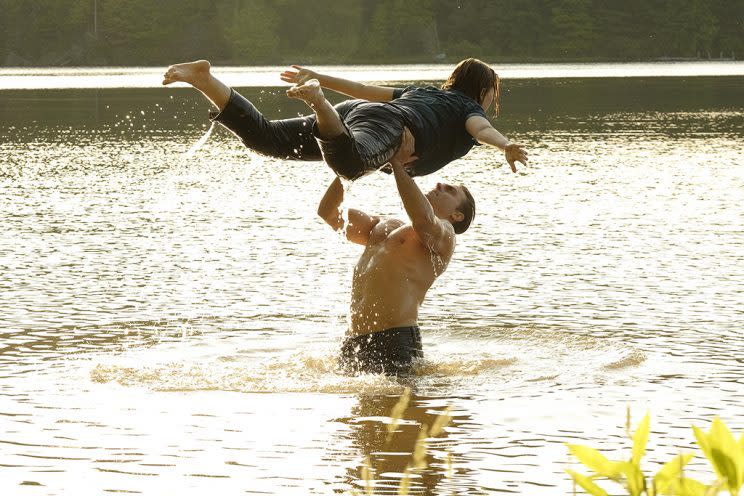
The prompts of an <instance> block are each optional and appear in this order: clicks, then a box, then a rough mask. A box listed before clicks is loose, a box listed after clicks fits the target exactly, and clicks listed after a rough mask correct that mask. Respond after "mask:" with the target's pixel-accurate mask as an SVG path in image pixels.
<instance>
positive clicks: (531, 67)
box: [0, 60, 744, 90]
mask: <svg viewBox="0 0 744 496" xmlns="http://www.w3.org/2000/svg"><path fill="white" fill-rule="evenodd" d="M493 66H494V68H495V69H496V71H497V72H498V73H499V75H500V76H501V77H502V79H504V80H514V79H546V78H553V79H571V78H631V77H647V78H648V77H698V76H700V77H703V76H707V77H726V76H744V61H708V60H705V61H657V62H612V63H593V62H578V63H539V64H537V63H520V64H506V63H503V64H493ZM285 67H287V66H282V65H274V66H220V65H219V64H213V68H214V69H213V70H214V72H215V73H216V74H219V76H220V78H221V79H222V80H223V81H225V83H226V84H228V85H230V86H234V87H282V86H286V84H285V83H282V81H280V80H279V77H278V74H279V72H281V71H282V70H283V69H284V68H285ZM312 67H314V68H316V69H319V70H321V71H323V72H327V73H330V74H335V75H338V76H341V77H346V78H348V79H353V80H357V81H366V82H377V83H385V82H386V83H393V84H395V83H415V82H422V81H427V82H428V81H443V80H444V79H446V78H447V76H448V75H449V73H450V72H451V70H452V67H453V65H452V64H448V63H437V64H387V65H333V66H330V65H329V66H324V65H314V66H312ZM164 70H165V67H163V66H160V67H36V68H34V67H6V68H0V90H35V89H104V88H158V87H161V81H162V78H161V76H162V74H163V71H164ZM179 86H183V85H180V84H178V85H175V87H179Z"/></svg>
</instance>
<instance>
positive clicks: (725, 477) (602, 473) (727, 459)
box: [566, 413, 744, 496]
mask: <svg viewBox="0 0 744 496" xmlns="http://www.w3.org/2000/svg"><path fill="white" fill-rule="evenodd" d="M650 428H651V426H650V417H649V414H648V413H647V414H646V416H645V417H644V418H643V420H642V421H641V422H640V424H639V425H638V427H637V428H636V431H635V433H633V434H632V435H630V434H629V437H630V438H631V440H632V442H633V445H632V448H631V455H630V459H629V460H628V461H617V462H615V461H611V460H610V459H608V458H607V457H605V456H604V455H603V454H602V453H600V452H599V451H597V450H595V449H594V448H590V447H588V446H580V445H575V444H568V445H567V447H568V450H569V452H570V453H571V454H572V455H574V456H575V457H576V459H578V460H579V462H581V463H582V464H583V465H584V466H586V467H587V468H588V469H589V470H591V472H592V473H591V474H589V475H584V474H580V473H578V472H575V471H573V470H566V472H567V473H568V474H569V475H570V476H571V478H572V479H573V481H574V483H575V484H576V485H578V486H579V487H581V488H582V489H583V490H584V491H585V492H586V493H587V494H591V495H594V496H598V495H606V494H608V493H607V492H606V491H605V490H604V489H603V488H602V487H600V486H599V485H598V484H597V483H596V482H595V481H597V480H601V479H605V480H609V481H613V482H615V483H618V484H621V485H622V486H623V487H624V488H625V490H626V491H627V494H628V495H629V496H642V495H646V496H660V495H669V496H714V495H716V494H718V493H719V492H720V490H721V489H722V488H724V487H725V488H726V489H727V490H728V492H729V494H731V495H732V496H736V495H738V494H739V491H740V489H741V487H742V485H744V433H742V435H741V437H740V438H739V439H738V440H737V439H736V438H735V437H734V435H733V434H732V433H731V431H730V430H729V429H728V427H726V424H724V423H723V421H722V420H721V419H719V418H718V417H716V418H715V419H714V420H713V422H712V424H711V428H710V431H709V432H708V433H707V434H706V433H705V432H704V431H703V430H702V429H700V428H698V427H696V426H693V431H694V433H695V438H696V439H697V442H698V446H699V447H700V450H701V451H702V452H703V454H704V455H705V457H706V458H707V459H708V461H709V462H710V464H711V466H712V467H713V469H714V471H715V473H716V475H717V477H718V480H717V481H716V482H715V483H713V484H711V485H707V486H706V485H705V484H703V483H702V482H700V481H697V480H694V479H690V478H688V477H685V473H684V469H685V466H686V465H687V464H688V463H689V461H690V460H691V459H692V458H693V455H692V454H680V455H678V456H676V457H675V458H673V459H672V460H670V461H669V462H667V463H666V464H664V465H663V466H662V467H661V469H660V470H659V471H658V472H657V473H656V475H654V476H653V478H651V479H649V478H648V477H647V476H646V475H645V474H644V472H643V469H642V467H641V461H642V459H643V456H644V455H645V453H646V444H647V443H648V436H649V432H650Z"/></svg>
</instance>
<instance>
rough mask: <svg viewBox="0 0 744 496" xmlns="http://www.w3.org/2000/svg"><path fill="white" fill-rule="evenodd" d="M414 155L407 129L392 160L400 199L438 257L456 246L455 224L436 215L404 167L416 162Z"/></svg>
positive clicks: (411, 139) (414, 224)
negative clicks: (453, 226) (453, 225)
mask: <svg viewBox="0 0 744 496" xmlns="http://www.w3.org/2000/svg"><path fill="white" fill-rule="evenodd" d="M413 151H414V139H413V135H412V134H411V131H409V130H408V128H406V129H405V130H404V132H403V138H402V140H401V144H400V148H398V151H397V152H396V153H395V156H394V157H393V158H392V159H391V160H390V165H391V166H392V167H393V174H394V175H395V184H396V185H397V186H398V193H399V194H400V199H401V200H402V201H403V207H404V208H405V209H406V213H407V214H408V218H409V219H411V224H412V225H413V230H414V231H416V235H417V236H418V237H419V239H420V240H421V242H422V243H423V244H424V245H425V246H426V247H427V248H429V249H430V250H432V251H433V252H434V253H437V254H438V255H445V254H449V253H450V252H451V251H452V249H453V248H454V246H455V231H454V229H453V228H452V224H450V223H449V222H445V221H443V220H442V219H440V218H439V217H437V216H436V215H435V214H434V209H433V208H432V207H431V203H429V200H428V199H427V198H426V196H424V194H423V193H422V192H421V190H420V189H419V187H418V186H417V185H416V183H415V182H414V180H413V178H411V176H409V175H408V173H407V172H406V170H405V164H407V163H410V162H411V161H413V160H415V159H416V157H415V156H413Z"/></svg>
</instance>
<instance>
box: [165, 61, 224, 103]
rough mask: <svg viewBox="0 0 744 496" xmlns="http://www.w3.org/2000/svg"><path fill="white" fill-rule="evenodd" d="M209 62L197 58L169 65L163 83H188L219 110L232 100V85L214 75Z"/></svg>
mask: <svg viewBox="0 0 744 496" xmlns="http://www.w3.org/2000/svg"><path fill="white" fill-rule="evenodd" d="M210 67H211V66H210V65H209V62H207V61H206V60H197V61H196V62H186V63H185V64H176V65H172V66H170V67H168V70H167V71H165V75H164V76H163V85H168V84H172V83H175V82H177V81H178V82H182V83H188V84H190V85H191V86H193V87H194V88H196V89H197V90H199V91H201V92H202V94H203V95H204V96H205V97H207V100H209V101H210V102H212V103H213V104H214V105H215V106H216V107H217V108H218V109H219V110H222V109H224V108H225V105H227V102H228V101H229V100H230V93H231V91H230V87H229V86H227V85H226V84H224V83H223V82H222V81H220V80H219V79H217V78H215V77H214V76H212V73H211V72H210V71H209V69H210Z"/></svg>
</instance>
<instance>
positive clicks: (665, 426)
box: [0, 82, 744, 495]
mask: <svg viewBox="0 0 744 496" xmlns="http://www.w3.org/2000/svg"><path fill="white" fill-rule="evenodd" d="M575 84H578V83H575ZM587 84H588V83H587ZM608 84H609V83H608ZM617 84H620V83H617ZM639 84H640V83H639ZM644 84H645V83H644ZM688 84H689V83H688ZM706 84H707V83H706ZM710 84H712V83H710ZM579 86H580V85H579ZM714 87H715V86H714ZM535 88H536V89H533V90H531V91H534V93H533V94H532V98H534V99H535V100H536V101H537V102H538V103H536V105H540V108H541V109H543V110H544V112H543V114H542V115H539V116H536V115H533V114H532V113H529V114H519V112H518V110H519V108H517V109H516V110H515V111H513V114H512V116H511V117H508V116H505V119H511V120H505V121H503V122H505V123H508V124H509V125H510V126H511V127H512V128H513V130H512V129H510V130H509V133H510V134H513V135H516V136H517V137H518V138H519V140H520V141H521V142H523V143H524V144H525V146H526V147H527V148H528V149H529V150H531V151H532V153H531V155H530V156H531V161H532V164H531V165H530V167H528V168H525V169H523V170H522V171H521V172H520V174H517V175H513V174H511V173H510V172H509V171H508V168H506V167H504V166H503V164H502V160H501V158H500V157H498V156H493V155H492V154H490V153H489V152H488V151H487V150H485V149H481V148H478V149H476V150H473V151H472V152H471V153H470V154H469V155H468V156H467V157H466V158H464V159H462V160H459V161H457V162H455V163H453V164H451V165H449V166H448V167H447V168H446V169H443V170H442V171H441V174H437V177H434V176H430V177H425V178H421V179H420V180H419V183H420V184H421V185H422V187H424V188H426V187H430V186H432V185H433V184H434V183H435V182H436V181H437V180H441V179H443V180H445V181H457V182H463V183H465V184H467V185H468V186H469V188H470V190H471V191H472V192H473V194H474V196H475V197H476V201H477V202H478V211H479V214H478V217H477V219H476V222H475V224H474V225H473V227H472V228H471V230H469V231H468V233H467V234H466V235H464V236H463V237H462V238H461V239H459V240H458V247H457V250H456V254H455V257H454V259H453V261H452V263H451V265H450V267H449V268H448V270H447V272H446V273H445V274H444V275H443V276H442V278H441V279H440V280H439V281H437V283H436V284H435V286H434V287H433V288H432V290H431V292H430V295H429V298H428V300H427V302H426V303H425V304H424V306H423V308H422V312H421V313H422V319H421V326H422V329H423V335H424V346H425V354H426V356H425V359H424V360H423V361H422V362H421V363H420V364H419V365H418V374H417V375H416V376H415V377H413V378H408V379H405V380H400V381H399V380H393V379H390V378H386V377H380V376H366V377H356V378H350V377H344V376H340V375H338V374H337V373H336V372H335V360H336V352H337V350H338V347H339V344H340V339H341V336H342V334H343V332H344V327H345V325H346V310H347V304H348V294H349V286H350V269H351V266H352V264H353V263H354V261H355V260H356V258H357V257H358V255H359V253H360V252H359V248H358V247H356V246H353V245H350V244H348V243H343V242H342V241H341V240H340V238H339V237H338V236H337V235H336V234H335V233H333V232H331V231H330V229H327V227H326V226H325V225H323V223H322V222H321V221H320V220H319V219H317V218H316V215H315V208H316V205H317V202H318V201H319V199H320V196H321V195H322V192H323V191H324V188H325V187H326V186H327V184H328V183H329V182H330V181H331V178H332V175H331V173H330V171H329V170H328V169H327V168H326V167H325V166H323V165H322V164H319V163H293V162H287V161H283V160H275V159H265V158H263V157H260V156H258V155H256V154H253V153H250V152H247V151H246V150H245V149H243V148H242V145H241V144H240V143H239V142H237V140H235V138H234V137H233V136H232V135H229V134H228V133H226V132H224V131H223V130H221V129H218V130H217V131H215V133H214V134H213V135H212V136H211V137H210V138H209V139H208V140H206V142H205V143H204V144H203V146H202V147H201V148H199V149H195V150H194V153H193V155H192V156H189V157H186V158H184V153H185V152H186V151H187V150H189V148H190V147H191V146H192V145H193V144H194V143H195V142H196V140H197V139H198V138H199V136H201V135H202V133H203V132H204V131H205V130H206V127H205V126H203V125H202V123H201V122H198V123H197V124H195V122H197V121H196V120H195V119H196V118H195V117H193V116H194V115H196V112H197V111H200V110H203V104H202V103H201V102H199V101H198V100H196V99H193V100H179V99H178V98H176V99H173V100H171V99H168V98H166V96H165V95H167V94H168V93H163V96H162V97H161V96H160V95H157V98H158V100H157V101H158V105H159V107H155V106H154V105H151V104H149V103H148V104H142V105H140V104H139V103H138V102H139V101H140V99H144V98H147V97H148V95H147V94H144V93H143V94H139V93H126V92H122V93H120V94H119V93H110V94H105V95H99V96H97V97H96V98H101V101H100V102H99V101H97V103H95V106H93V105H91V106H90V107H89V108H88V110H86V112H88V111H89V114H85V115H83V116H82V117H79V116H78V113H79V112H81V107H83V106H84V105H89V104H90V102H89V99H90V95H88V97H87V99H86V97H85V95H84V94H83V95H82V96H81V94H78V93H71V95H72V96H74V98H72V97H70V98H71V99H70V101H68V102H67V103H59V100H56V99H55V98H57V96H43V95H37V96H35V97H34V98H38V101H37V103H33V102H34V101H36V100H33V101H30V103H28V104H27V105H28V107H29V109H31V110H28V111H27V112H25V113H12V114H10V113H9V114H7V115H8V119H9V120H8V122H9V126H8V127H7V128H5V129H3V130H1V131H0V133H2V138H3V139H2V140H0V153H1V154H2V157H4V158H3V159H2V161H0V191H2V193H1V194H0V212H2V217H1V218H2V221H1V225H2V230H0V266H1V267H2V275H0V287H2V289H3V298H2V300H0V301H1V304H2V308H1V309H2V312H0V376H2V378H3V379H2V381H0V418H1V419H2V423H0V474H1V476H0V488H1V489H2V490H3V493H4V494H5V493H7V494H13V493H17V492H18V489H19V487H20V486H19V484H21V483H24V482H27V483H28V482H32V483H37V484H42V486H23V488H24V490H26V492H27V493H29V494H64V493H66V492H69V490H70V488H75V492H76V494H100V493H101V492H103V491H106V490H117V491H135V492H137V491H139V492H146V493H153V492H156V493H157V492H169V491H172V490H173V488H178V489H179V492H180V493H194V494H195V493H197V492H199V493H201V492H204V491H205V490H209V491H211V492H224V493H234V492H238V491H241V492H242V491H249V492H260V491H266V492H269V493H276V492H281V493H282V494H328V493H332V492H333V491H343V490H348V489H349V488H350V487H352V484H353V483H354V482H355V481H357V480H358V477H359V473H358V470H357V469H358V466H359V463H360V462H361V460H362V459H363V458H364V457H365V456H370V457H371V458H372V462H373V464H374V465H375V466H376V467H377V468H378V474H383V475H380V476H379V481H378V484H379V485H380V487H386V488H388V489H389V490H392V489H391V488H393V487H394V486H395V485H396V484H397V482H398V480H399V477H400V475H399V474H400V473H401V472H402V471H403V469H404V467H405V463H406V461H407V460H408V455H409V454H410V452H411V450H412V449H413V446H414V443H415V440H416V436H417V434H418V427H419V425H420V424H422V423H427V422H428V423H430V422H431V421H432V419H433V417H434V416H435V415H436V414H437V413H438V412H440V411H442V410H443V409H444V408H446V406H448V405H452V406H453V407H454V412H453V416H454V419H453V422H452V425H451V426H450V427H448V428H447V430H446V432H445V434H444V435H443V436H442V437H441V438H437V440H436V441H435V442H433V449H432V452H431V454H430V456H429V462H430V465H431V468H430V469H428V470H427V471H425V472H424V473H423V474H422V477H421V478H419V479H416V480H415V481H414V490H415V491H416V492H417V493H419V494H424V493H426V492H427V491H428V492H429V493H434V494H448V491H449V489H450V486H449V485H448V484H449V483H448V482H447V481H446V480H445V479H446V478H445V477H444V472H445V470H444V466H445V459H446V453H447V451H448V450H450V451H452V452H453V453H454V459H455V479H454V483H453V486H452V487H451V489H454V490H456V491H458V493H459V494H471V493H473V492H474V491H475V490H476V488H483V489H484V490H486V491H490V492H497V491H499V492H509V491H511V492H516V493H521V494H531V495H539V494H546V495H547V494H551V495H552V494H557V493H560V494H564V493H568V492H569V491H570V484H569V483H568V482H567V479H566V477H565V475H564V474H563V472H562V469H563V468H564V466H566V462H567V461H568V455H567V451H566V449H565V447H564V446H563V443H564V442H568V441H571V442H582V443H586V444H591V445H595V446H598V447H600V448H603V449H605V450H607V451H608V452H609V453H610V454H614V456H615V457H620V456H625V455H624V454H623V453H622V452H621V450H620V447H621V446H622V443H621V439H620V436H621V435H622V431H623V424H624V411H625V405H626V404H627V403H630V404H631V405H632V406H633V411H634V414H635V416H636V418H639V417H640V416H641V415H642V413H643V412H644V411H645V409H646V408H649V409H650V410H651V412H652V416H653V422H654V423H653V426H654V428H653V434H652V438H651V445H650V446H649V448H650V449H649V457H650V459H651V460H654V461H659V460H667V459H668V458H669V457H670V456H671V455H674V454H677V453H678V451H679V450H680V449H681V448H687V447H691V446H692V440H693V437H692V435H691V432H690V430H689V425H690V424H692V423H693V422H694V423H697V424H704V423H706V422H707V421H709V420H710V419H711V417H712V416H713V415H715V414H719V415H721V416H722V417H723V418H724V419H725V420H727V421H729V422H730V424H731V426H732V427H733V428H734V430H736V431H739V430H741V428H742V427H744V424H742V422H741V419H742V418H744V410H742V405H743V404H744V403H743V402H742V399H744V385H743V384H742V372H743V371H744V370H743V368H744V362H742V357H741V353H740V350H741V346H742V338H741V336H740V330H741V328H742V324H744V312H743V311H742V305H741V303H742V301H744V291H743V290H742V288H744V269H743V268H742V267H744V231H742V225H744V209H743V208H742V205H744V169H743V168H742V162H741V157H742V156H744V140H743V139H742V129H743V127H742V123H744V112H742V110H741V106H740V105H737V104H736V103H733V104H730V103H729V104H725V105H722V106H716V105H712V104H711V105H710V108H705V109H702V110H701V111H696V110H693V109H690V108H689V107H688V106H686V103H685V104H683V103H679V108H677V109H676V110H674V111H668V110H664V109H661V110H660V109H658V108H653V109H650V110H642V109H641V110H639V109H637V108H633V109H626V110H622V111H618V109H617V108H615V107H613V108H610V109H605V108H604V107H602V108H600V109H595V110H591V111H586V108H580V109H579V110H575V108H576V107H575V106H574V105H573V103H570V104H567V108H569V110H565V109H559V110H553V111H550V112H548V110H547V109H549V108H551V107H550V105H555V103H554V102H552V101H551V100H550V99H549V98H544V99H542V100H541V99H540V98H539V96H540V95H541V94H542V92H543V91H547V90H550V91H553V90H555V87H554V86H553V85H552V84H549V85H547V86H544V87H543V86H538V87H535ZM582 88H584V87H580V88H579V89H578V90H577V91H580V93H581V95H584V94H585V93H584V92H583V91H584V90H583V89H582ZM620 89H622V90H627V91H630V90H632V89H633V86H632V84H630V83H627V82H623V83H622V88H618V87H614V89H613V92H614V93H616V94H618V95H619V94H621V93H622V91H620ZM514 90H515V91H517V90H519V87H514ZM647 90H648V89H647V87H644V88H643V92H647ZM141 91H144V90H141ZM164 91H165V90H164ZM261 91H262V90H261ZM261 91H259V90H255V93H251V94H250V95H251V96H253V97H254V98H267V99H268V98H270V96H271V95H267V94H265V93H262V92H261ZM522 91H527V90H522ZM565 91H569V89H566V90H565ZM691 91H692V90H691ZM696 94H697V93H696ZM65 95H66V96H68V94H65ZM571 95H573V93H566V94H564V96H565V97H566V98H567V99H569V97H571ZM574 96H575V95H574ZM133 97H136V98H135V99H134V103H132V100H131V98H133ZM1 98H3V94H2V93H0V99H1ZM45 98H46V99H45ZM118 98H121V99H122V100H123V103H122V102H119V101H118ZM189 98H190V97H189ZM582 98H584V97H581V98H577V99H576V100H577V101H579V102H580V101H582ZM618 98H620V97H618ZM584 100H585V98H584ZM7 103H8V105H9V106H10V105H14V106H15V105H20V104H19V103H18V102H17V101H12V102H11V101H8V102H7ZM626 103H627V102H626ZM603 104H604V101H603ZM33 105H38V107H39V109H40V110H39V114H33V112H32V110H33V108H34V107H33ZM107 105H110V106H111V108H110V109H108V108H107ZM117 105H118V106H117ZM583 105H587V103H586V102H585V101H584V103H583ZM648 105H652V103H648ZM664 105H670V104H669V103H668V102H665V103H664ZM628 106H629V107H631V106H632V103H628ZM193 107H196V109H194V108H193ZM12 108H16V107H12ZM55 109H56V110H55ZM283 111H284V112H285V114H284V115H286V113H289V114H291V112H293V111H294V107H287V108H286V109H285V110H283ZM96 112H98V113H96ZM106 112H109V113H108V114H107V113H106ZM179 112H180V113H179ZM127 115H128V116H130V117H129V118H126V116H127ZM172 115H178V117H179V119H182V120H183V122H179V123H178V125H176V126H175V127H174V126H173V125H172V124H171V125H169V124H167V123H166V121H171V120H172V119H171V116H172ZM158 116H163V117H162V118H161V117H158ZM78 118H79V119H83V120H81V121H78V120H76V119H78ZM86 119H90V121H88V120H86ZM189 119H191V120H189ZM40 122H45V123H46V124H40ZM81 122H83V124H81ZM85 123H87V124H85ZM115 124H120V125H119V126H118V127H117V126H116V125H115ZM143 126H145V127H143ZM169 126H170V127H169ZM122 127H125V128H126V131H123V132H121V133H120V129H121V128H122ZM348 204H349V205H351V206H358V207H361V208H363V209H365V210H367V211H370V212H374V213H376V214H383V215H396V216H401V215H402V208H401V206H400V203H399V200H398V199H397V196H396V194H395V190H394V184H393V182H392V180H391V178H390V177H389V176H386V175H382V174H378V175H373V176H371V177H368V178H364V179H362V180H360V181H359V182H358V183H357V184H355V185H354V188H353V190H352V191H351V194H350V198H349V199H348ZM406 385H408V386H411V387H412V388H413V392H414V394H413V397H412V403H411V405H410V407H409V408H408V410H407V411H406V416H405V418H406V419H407V420H408V422H407V423H405V424H404V425H403V426H401V428H400V432H399V433H398V434H396V436H397V437H396V442H395V444H394V445H393V446H385V444H384V437H385V427H384V425H385V422H387V421H388V418H389V412H390V408H391V407H392V406H393V404H395V402H396V401H397V397H398V395H399V394H400V392H401V390H402V388H403V387H404V386H406ZM700 467H701V463H700V462H699V461H698V462H695V463H693V465H692V466H691V470H692V472H693V473H694V472H695V471H696V470H699V469H700ZM277 488H279V489H277Z"/></svg>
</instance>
